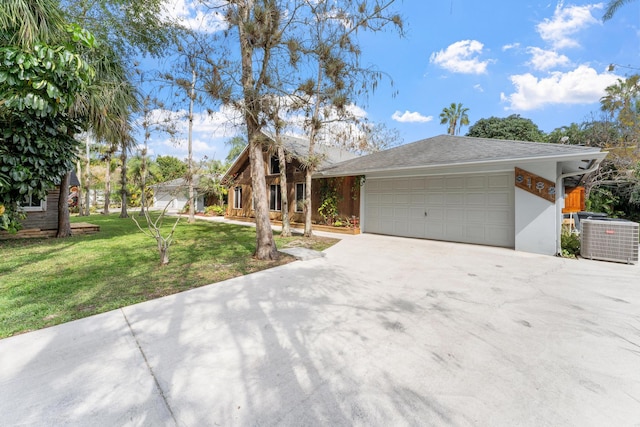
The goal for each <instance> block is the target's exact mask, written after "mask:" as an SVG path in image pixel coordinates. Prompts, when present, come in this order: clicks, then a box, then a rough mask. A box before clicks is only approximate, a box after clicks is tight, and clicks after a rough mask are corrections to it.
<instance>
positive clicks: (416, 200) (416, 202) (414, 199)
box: [409, 193, 427, 206]
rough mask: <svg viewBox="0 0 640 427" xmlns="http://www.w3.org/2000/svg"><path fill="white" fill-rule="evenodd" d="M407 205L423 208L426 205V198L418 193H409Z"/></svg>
mask: <svg viewBox="0 0 640 427" xmlns="http://www.w3.org/2000/svg"><path fill="white" fill-rule="evenodd" d="M409 203H411V205H412V206H425V205H426V204H427V196H426V195H424V194H420V193H411V195H410V202H409Z"/></svg>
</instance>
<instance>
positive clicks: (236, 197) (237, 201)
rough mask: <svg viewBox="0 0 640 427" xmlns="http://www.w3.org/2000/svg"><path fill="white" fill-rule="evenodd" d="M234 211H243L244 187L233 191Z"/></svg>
mask: <svg viewBox="0 0 640 427" xmlns="http://www.w3.org/2000/svg"><path fill="white" fill-rule="evenodd" d="M233 209H242V187H235V188H234V189H233Z"/></svg>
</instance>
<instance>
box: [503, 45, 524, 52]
mask: <svg viewBox="0 0 640 427" xmlns="http://www.w3.org/2000/svg"><path fill="white" fill-rule="evenodd" d="M519 47H520V43H511V44H505V45H504V46H502V51H503V52H506V51H507V50H511V49H517V48H519Z"/></svg>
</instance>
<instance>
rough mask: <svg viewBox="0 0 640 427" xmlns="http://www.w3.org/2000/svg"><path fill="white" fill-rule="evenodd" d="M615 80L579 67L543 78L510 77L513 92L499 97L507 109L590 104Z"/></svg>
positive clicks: (530, 76)
mask: <svg viewBox="0 0 640 427" xmlns="http://www.w3.org/2000/svg"><path fill="white" fill-rule="evenodd" d="M617 79H618V76H616V75H614V74H608V73H602V74H598V72H597V71H596V70H594V69H593V68H591V67H589V66H587V65H580V66H579V67H578V68H576V69H575V70H573V71H569V72H567V73H561V72H553V73H551V74H550V75H549V77H546V78H538V77H535V76H534V75H532V74H530V73H527V74H519V75H514V76H511V82H512V83H513V85H514V86H515V88H516V92H514V93H512V94H510V95H508V96H507V95H505V94H504V93H502V94H500V98H501V99H502V101H503V102H508V103H509V106H508V107H507V109H510V110H534V109H537V108H542V107H544V106H545V105H548V104H591V103H595V102H598V101H599V100H600V98H601V97H602V96H603V95H604V93H605V92H604V90H605V88H606V87H607V86H609V85H611V84H613V83H615V82H616V80H617Z"/></svg>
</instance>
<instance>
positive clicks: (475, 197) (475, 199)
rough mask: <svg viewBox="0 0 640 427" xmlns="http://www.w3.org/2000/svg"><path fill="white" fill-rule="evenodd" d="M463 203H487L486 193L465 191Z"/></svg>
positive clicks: (479, 204) (480, 204) (482, 204)
mask: <svg viewBox="0 0 640 427" xmlns="http://www.w3.org/2000/svg"><path fill="white" fill-rule="evenodd" d="M465 204H466V205H467V206H474V205H476V206H485V205H486V204H487V194H486V193H467V195H466V198H465Z"/></svg>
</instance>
